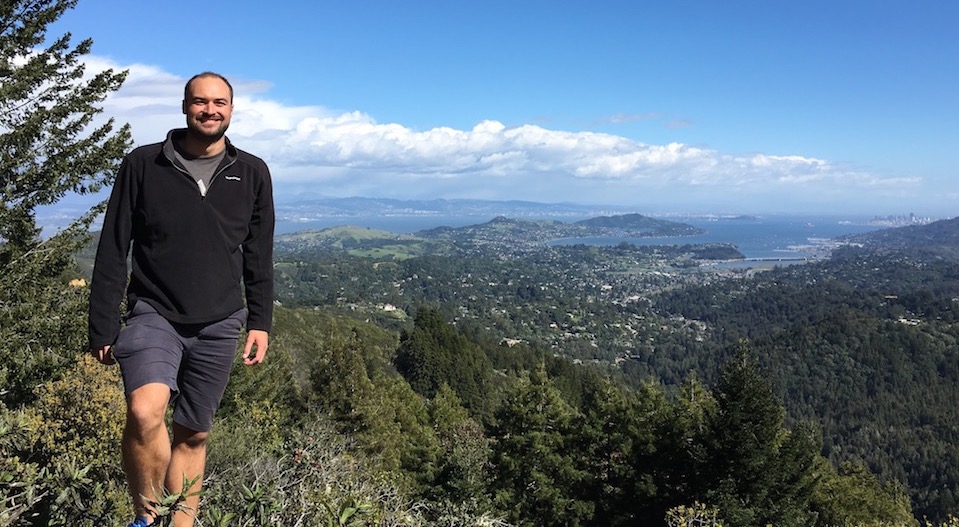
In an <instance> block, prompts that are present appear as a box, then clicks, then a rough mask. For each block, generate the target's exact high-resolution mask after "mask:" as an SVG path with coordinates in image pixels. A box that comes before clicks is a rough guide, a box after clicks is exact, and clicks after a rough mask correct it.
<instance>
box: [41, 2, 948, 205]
mask: <svg viewBox="0 0 959 527" xmlns="http://www.w3.org/2000/svg"><path fill="white" fill-rule="evenodd" d="M956 27H959V2H954V1H951V0H950V1H946V0H937V1H915V0H911V1H898V0H897V1H888V0H872V1H865V0H863V1H842V0H832V1H818V0H814V1H808V0H807V1H803V2H796V1H793V2H785V1H771V0H763V1H759V0H756V1H743V0H729V1H724V2H714V1H708V0H701V1H670V2H640V1H631V2H614V1H609V2H602V1H597V2H588V3H587V2H557V1H555V0H553V1H549V2H546V1H522V2H517V1H510V2H505V1H502V2H501V1H484V2H457V1H453V2H451V1H448V0H447V1H444V2H439V1H435V2H434V1H420V2H386V1H362V0H359V1H354V2H340V1H330V2H313V1H285V2H271V3H263V2H252V1H250V2H248V1H234V2H214V3H205V4H204V5H203V6H202V7H200V6H199V4H197V3H195V2H188V1H180V0H168V1H165V2H129V1H120V0H80V2H79V4H78V5H77V7H76V8H75V9H73V10H71V11H69V12H68V13H67V14H66V15H65V16H64V17H63V18H62V19H61V20H60V21H58V22H57V24H56V25H55V26H53V27H52V28H51V34H59V33H62V32H64V31H70V32H71V33H73V35H74V39H75V41H78V40H79V39H80V38H86V37H90V38H92V39H93V40H94V45H93V54H92V56H91V57H90V60H89V62H90V68H91V69H96V68H102V67H106V66H109V67H114V68H124V69H129V70H130V76H129V78H128V81H127V83H126V84H125V85H124V87H123V88H122V89H121V90H120V91H119V92H118V93H117V94H115V95H114V96H112V97H111V98H110V100H108V101H107V102H106V104H105V114H106V115H109V116H112V117H115V118H116V119H118V120H120V121H122V122H130V123H131V124H132V125H133V129H134V138H135V140H136V142H137V143H138V144H146V143H149V142H155V141H158V140H160V139H162V137H163V134H165V132H166V130H167V129H169V128H172V127H179V126H182V123H183V117H182V115H180V113H179V100H180V98H181V96H182V91H181V90H182V84H183V82H184V81H185V80H186V79H187V78H188V77H189V76H191V75H192V74H194V73H196V72H199V71H202V70H214V71H217V72H220V73H223V74H225V75H227V76H228V77H229V78H230V79H231V80H232V81H233V84H234V87H235V88H236V96H237V98H236V101H235V102H236V109H235V115H234V123H233V126H232V127H231V129H230V132H229V135H230V137H231V139H232V140H233V141H234V143H235V144H237V146H239V147H241V148H244V149H246V150H249V151H251V152H253V153H255V154H257V155H259V156H261V157H263V158H264V159H265V160H266V161H267V162H268V163H269V165H270V167H271V170H272V172H273V176H274V180H275V186H276V193H277V199H278V200H280V201H284V200H287V201H289V200H292V199H295V198H296V197H299V196H308V195H317V196H333V197H336V196H371V197H394V198H400V199H402V198H431V197H442V198H485V199H524V200H531V201H541V202H578V203H590V204H610V205H629V206H634V207H635V209H636V211H637V212H645V213H662V212H736V213H773V212H824V211H833V212H843V213H851V212H855V213H861V214H870V215H871V214H900V213H908V212H915V213H917V214H920V215H929V216H937V217H953V216H955V215H956V211H957V210H959V185H957V183H956V178H955V177H954V176H955V175H956V174H955V172H956V163H955V160H956V158H957V155H956V153H957V152H959V37H957V33H959V32H957V31H955V28H956Z"/></svg>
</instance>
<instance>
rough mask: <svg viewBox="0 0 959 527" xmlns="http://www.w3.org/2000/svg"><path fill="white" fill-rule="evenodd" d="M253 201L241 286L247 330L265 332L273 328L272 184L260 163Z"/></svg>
mask: <svg viewBox="0 0 959 527" xmlns="http://www.w3.org/2000/svg"><path fill="white" fill-rule="evenodd" d="M260 164H261V167H260V169H259V170H258V172H260V174H261V177H260V178H259V182H258V186H257V190H256V201H255V202H254V204H253V214H252V216H251V217H250V229H249V235H248V236H247V239H246V241H244V243H243V283H244V286H245V288H246V306H247V309H248V310H249V317H248V318H247V323H246V327H247V329H258V330H263V331H266V332H269V331H270V330H271V328H272V326H273V228H274V222H275V217H274V211H273V183H272V180H271V178H270V171H269V169H268V168H267V166H266V164H265V163H263V162H262V161H260Z"/></svg>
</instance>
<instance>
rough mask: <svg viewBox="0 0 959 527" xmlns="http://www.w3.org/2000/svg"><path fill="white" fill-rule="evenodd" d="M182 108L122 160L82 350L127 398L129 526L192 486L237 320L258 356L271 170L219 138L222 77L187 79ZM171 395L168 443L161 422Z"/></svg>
mask: <svg viewBox="0 0 959 527" xmlns="http://www.w3.org/2000/svg"><path fill="white" fill-rule="evenodd" d="M183 113H184V115H186V125H187V127H186V129H177V130H172V131H170V133H169V134H168V135H167V138H166V140H165V141H163V142H161V143H156V144H152V145H147V146H143V147H140V148H137V149H135V150H134V151H133V152H131V153H130V154H129V155H127V157H126V158H125V159H124V160H123V164H122V165H121V167H120V172H119V173H118V174H117V178H116V182H115V184H114V187H113V191H112V194H111V195H110V201H109V204H108V207H107V213H106V217H105V219H104V222H103V231H102V233H101V235H100V244H99V246H98V248H97V256H96V263H95V267H94V270H93V282H92V284H91V294H90V324H89V325H90V351H91V353H92V354H93V355H94V356H95V357H96V358H97V359H98V360H99V361H100V362H102V363H104V364H113V363H114V362H117V363H119V364H120V370H121V373H122V376H123V384H124V392H125V394H126V401H127V414H126V427H125V428H124V432H123V468H124V471H125V472H126V475H127V482H128V485H129V487H130V493H131V495H132V497H133V504H134V509H135V511H136V514H137V518H136V520H135V521H134V522H133V523H131V524H130V525H131V527H143V526H146V525H150V523H151V521H152V520H153V516H154V513H155V511H153V510H152V508H151V507H150V505H149V501H150V500H151V499H153V498H155V497H157V496H156V494H157V492H158V491H159V490H160V489H164V488H165V489H167V490H169V491H171V492H179V491H181V490H184V489H183V488H182V487H183V482H184V481H186V480H189V481H192V480H194V479H195V480H196V483H195V485H194V486H193V487H192V488H190V489H188V491H189V492H191V493H195V492H196V491H199V489H200V485H201V483H202V477H203V470H204V466H205V463H206V443H207V439H208V436H209V431H210V428H211V426H212V424H213V416H214V414H215V412H216V410H217V408H218V407H219V405H220V399H221V398H222V396H223V392H224V390H225V389H226V385H227V382H228V380H229V377H230V371H231V370H232V367H233V362H234V357H235V354H236V349H237V341H238V339H239V334H240V331H241V329H242V327H243V325H244V324H246V328H247V339H246V345H245V347H244V351H243V361H244V363H245V364H246V365H248V366H249V365H254V364H259V363H260V362H261V361H263V359H264V357H265V356H266V351H267V347H268V341H269V331H270V328H271V322H272V310H273V223H274V213H273V192H272V184H271V179H270V172H269V169H268V168H267V166H266V164H265V163H264V162H263V161H262V160H261V159H259V158H257V157H255V156H253V155H251V154H248V153H246V152H244V151H242V150H239V149H237V148H235V147H234V146H233V145H232V144H231V143H230V141H229V139H228V138H227V137H226V135H225V134H226V130H227V128H228V127H229V126H230V117H231V116H232V115H233V87H232V86H231V85H230V83H229V82H228V81H227V80H226V78H224V77H223V76H222V75H219V74H217V73H212V72H204V73H200V74H198V75H196V76H194V77H193V78H191V79H190V80H189V81H188V82H187V83H186V86H185V88H184V93H183ZM131 249H132V262H133V270H132V273H131V274H130V276H129V285H127V278H128V277H127V256H128V254H129V253H130V251H131ZM241 283H242V286H243V287H241ZM244 289H245V291H244ZM124 290H125V291H126V298H127V312H126V315H125V316H124V317H123V319H124V320H123V321H124V322H125V324H123V323H121V317H120V315H119V305H120V301H121V299H122V298H123V293H124ZM244 292H245V296H244ZM121 326H122V329H121ZM171 403H172V404H173V423H172V432H173V433H172V442H171V440H170V434H169V431H168V429H167V424H166V421H165V412H166V408H167V406H168V405H169V404H171ZM198 502H199V497H198V496H196V495H194V496H193V497H191V498H190V499H189V500H188V501H187V505H188V506H189V507H190V509H191V510H190V511H189V512H185V513H180V514H178V516H177V517H176V518H175V525H176V526H177V527H184V526H191V525H193V523H194V519H195V513H196V509H197V504H198Z"/></svg>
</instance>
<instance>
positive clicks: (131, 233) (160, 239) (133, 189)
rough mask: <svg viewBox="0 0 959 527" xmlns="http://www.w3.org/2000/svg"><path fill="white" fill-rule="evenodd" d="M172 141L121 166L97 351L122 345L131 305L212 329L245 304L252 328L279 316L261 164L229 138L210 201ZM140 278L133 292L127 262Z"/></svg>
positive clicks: (97, 288)
mask: <svg viewBox="0 0 959 527" xmlns="http://www.w3.org/2000/svg"><path fill="white" fill-rule="evenodd" d="M182 133H184V130H172V131H171V132H170V133H169V134H168V135H167V139H166V141H164V142H162V143H156V144H152V145H147V146H142V147H139V148H137V149H135V150H133V151H132V152H131V153H130V154H129V155H127V156H126V157H125V158H124V160H123V163H122V164H121V165H120V172H119V173H118V174H117V178H116V182H115V183H114V186H113V192H112V194H111V195H110V201H109V204H108V205H107V213H106V217H105V218H104V221H103V231H102V233H101V235H100V244H99V246H98V247H97V256H96V263H95V266H94V270H93V281H92V284H91V292H90V319H89V330H90V335H89V336H90V347H91V348H92V349H98V348H100V347H103V346H105V345H108V344H113V342H114V341H115V340H116V338H117V335H118V334H119V332H120V313H119V304H120V300H121V298H122V297H123V291H124V289H126V292H127V303H128V306H130V307H132V306H133V304H134V303H135V302H137V301H141V300H142V301H144V302H147V303H148V304H150V305H151V306H153V307H154V308H155V309H156V310H157V312H159V313H160V314H161V315H163V316H164V317H166V318H167V320H170V321H171V322H176V323H182V324H198V323H209V322H215V321H218V320H222V319H224V318H226V317H228V316H230V315H231V314H232V313H234V312H235V311H237V310H238V309H240V308H242V307H243V291H242V290H241V286H240V284H241V281H242V283H243V285H244V286H245V289H246V307H247V308H248V309H249V317H248V319H247V329H259V330H264V331H270V329H271V325H272V318H273V223H274V214H273V189H272V182H271V179H270V171H269V169H268V168H267V166H266V163H264V162H263V160H261V159H260V158H258V157H256V156H253V155H251V154H249V153H247V152H244V151H242V150H239V149H237V148H235V147H234V146H233V145H232V144H230V142H229V140H227V145H226V154H225V155H224V157H223V161H222V162H221V163H220V166H219V167H218V168H217V170H216V172H215V173H214V176H213V179H212V181H211V183H210V186H209V190H208V191H207V194H206V196H203V195H201V194H200V190H199V188H198V187H197V184H196V181H194V179H193V178H192V177H191V176H190V175H189V173H188V172H187V171H186V169H185V168H183V167H182V166H179V165H177V164H176V163H175V162H174V161H172V160H173V159H175V157H174V156H173V154H172V148H173V143H172V141H173V138H174V137H177V136H178V134H182ZM131 247H132V249H133V254H132V260H133V272H132V274H131V275H130V282H129V286H127V255H128V254H129V252H130V249H131Z"/></svg>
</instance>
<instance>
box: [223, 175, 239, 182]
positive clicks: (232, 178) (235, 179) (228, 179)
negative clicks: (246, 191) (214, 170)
mask: <svg viewBox="0 0 959 527" xmlns="http://www.w3.org/2000/svg"><path fill="white" fill-rule="evenodd" d="M223 177H224V178H226V179H227V181H239V180H240V176H223Z"/></svg>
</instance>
